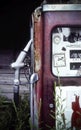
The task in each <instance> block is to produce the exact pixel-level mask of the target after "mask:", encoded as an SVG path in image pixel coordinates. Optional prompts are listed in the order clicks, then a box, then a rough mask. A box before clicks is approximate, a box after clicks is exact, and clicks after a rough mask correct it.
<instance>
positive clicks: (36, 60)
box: [35, 49, 41, 72]
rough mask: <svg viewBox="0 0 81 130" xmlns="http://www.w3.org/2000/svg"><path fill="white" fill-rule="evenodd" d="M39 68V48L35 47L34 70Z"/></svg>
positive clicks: (36, 70)
mask: <svg viewBox="0 0 81 130" xmlns="http://www.w3.org/2000/svg"><path fill="white" fill-rule="evenodd" d="M40 68H41V56H40V49H35V72H38V71H40Z"/></svg>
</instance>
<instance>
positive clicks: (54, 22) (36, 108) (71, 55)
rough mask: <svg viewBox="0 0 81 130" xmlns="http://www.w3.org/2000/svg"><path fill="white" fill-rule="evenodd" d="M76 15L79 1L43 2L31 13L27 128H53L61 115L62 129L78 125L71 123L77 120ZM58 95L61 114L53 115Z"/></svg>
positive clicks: (80, 85) (79, 48)
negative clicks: (28, 118)
mask: <svg viewBox="0 0 81 130" xmlns="http://www.w3.org/2000/svg"><path fill="white" fill-rule="evenodd" d="M80 16H81V4H60V5H59V4H56V5H54V4H43V5H41V6H40V7H38V8H37V9H36V10H35V11H34V13H33V14H32V18H31V19H32V25H31V39H32V51H31V53H32V54H31V55H32V56H31V64H32V74H31V76H30V88H31V89H30V90H31V91H30V93H31V96H30V101H31V103H30V104H31V105H30V109H31V126H32V127H31V130H38V129H39V128H43V130H47V129H48V130H49V129H50V128H53V129H54V128H55V129H56V130H57V129H58V123H59V122H58V119H59V120H61V117H63V118H62V119H63V122H62V123H61V125H62V126H63V123H64V126H63V129H67V128H70V129H72V130H73V129H76V128H79V129H80V128H81V122H79V123H77V121H76V122H75V119H76V117H78V118H77V120H78V119H79V121H80V120H81V117H80V116H79V115H80V114H81V107H80V105H81V102H80V101H81V96H80V93H81V17H80ZM59 79H60V83H59V81H58V80H59ZM54 84H55V85H54ZM58 86H60V90H61V95H60V96H61V97H60V96H59V90H58V88H59V87H58ZM54 91H55V92H56V93H54ZM58 97H60V98H62V99H65V100H63V101H64V102H61V104H62V107H63V109H64V108H65V109H64V111H63V113H62V114H61V117H60V116H59V115H58V114H56V113H57V109H58V105H57V102H56V99H57V98H58ZM76 111H78V113H77V112H76ZM50 114H52V115H53V116H54V118H52V116H50ZM78 114H79V115H78ZM62 126H61V127H62Z"/></svg>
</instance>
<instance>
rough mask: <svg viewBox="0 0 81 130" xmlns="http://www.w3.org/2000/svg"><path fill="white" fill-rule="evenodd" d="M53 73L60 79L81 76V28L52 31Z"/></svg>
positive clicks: (62, 28)
mask: <svg viewBox="0 0 81 130" xmlns="http://www.w3.org/2000/svg"><path fill="white" fill-rule="evenodd" d="M52 73H53V74H54V75H55V76H60V77H77V76H81V27H56V28H54V29H53V30H52Z"/></svg>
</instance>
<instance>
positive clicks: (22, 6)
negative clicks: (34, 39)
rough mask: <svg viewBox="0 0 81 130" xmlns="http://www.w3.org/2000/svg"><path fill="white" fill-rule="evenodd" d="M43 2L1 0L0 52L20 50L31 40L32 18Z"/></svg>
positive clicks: (34, 0) (40, 0) (33, 0)
mask: <svg viewBox="0 0 81 130" xmlns="http://www.w3.org/2000/svg"><path fill="white" fill-rule="evenodd" d="M41 2H42V0H6V1H5V0H0V50H3V49H4V50H5V49H14V50H17V49H18V50H19V49H23V47H25V45H26V43H27V41H28V40H29V38H30V18H31V14H32V12H33V11H34V9H35V8H36V7H38V6H40V4H41Z"/></svg>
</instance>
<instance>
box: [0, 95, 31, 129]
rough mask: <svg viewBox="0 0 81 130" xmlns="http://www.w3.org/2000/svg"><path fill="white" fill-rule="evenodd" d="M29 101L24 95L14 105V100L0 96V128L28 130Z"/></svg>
mask: <svg viewBox="0 0 81 130" xmlns="http://www.w3.org/2000/svg"><path fill="white" fill-rule="evenodd" d="M29 113H30V112H29V101H28V97H27V96H24V98H23V99H21V100H20V104H19V106H18V107H16V105H15V103H14V101H10V100H8V99H7V98H5V97H2V96H0V130H5V129H6V130H29V129H30V127H29Z"/></svg>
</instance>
